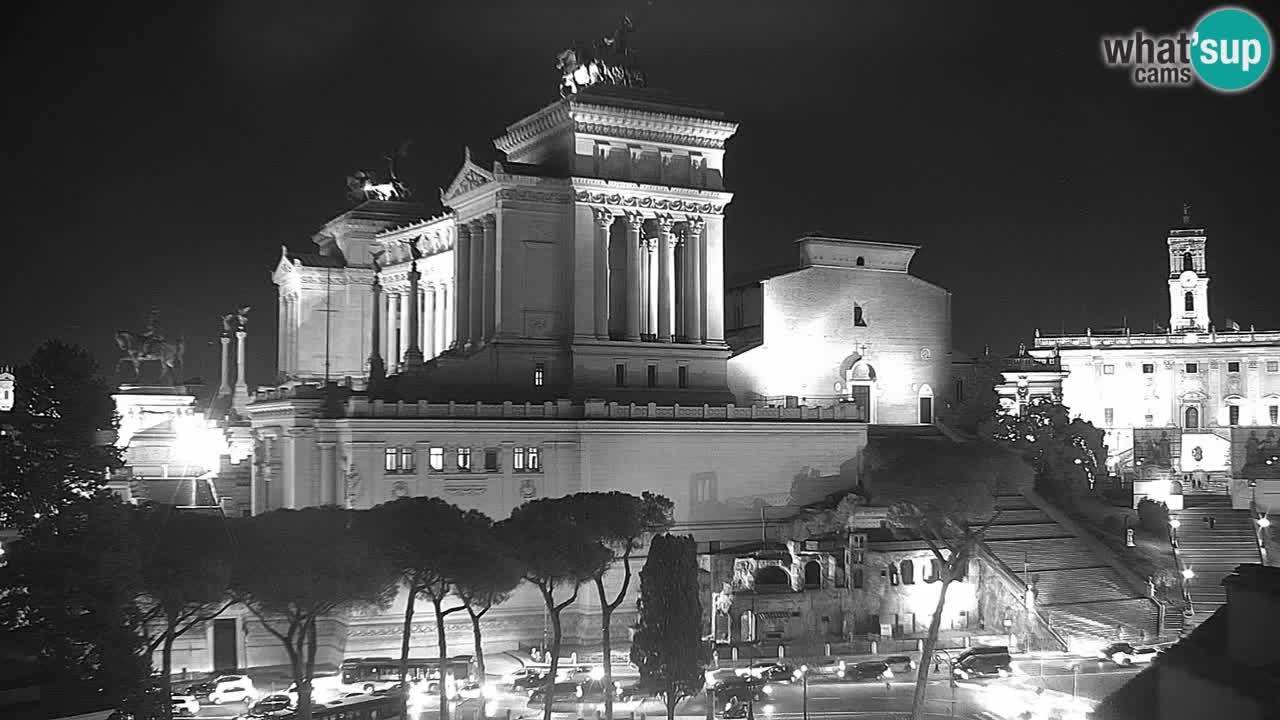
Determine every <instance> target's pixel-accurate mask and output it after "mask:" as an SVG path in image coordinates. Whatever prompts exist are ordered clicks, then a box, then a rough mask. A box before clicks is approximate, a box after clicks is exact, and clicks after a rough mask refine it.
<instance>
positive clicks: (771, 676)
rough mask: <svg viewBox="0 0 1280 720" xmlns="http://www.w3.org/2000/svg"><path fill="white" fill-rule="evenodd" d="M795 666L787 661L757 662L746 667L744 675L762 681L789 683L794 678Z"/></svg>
mask: <svg viewBox="0 0 1280 720" xmlns="http://www.w3.org/2000/svg"><path fill="white" fill-rule="evenodd" d="M795 672H796V667H795V666H794V665H791V664H789V663H780V662H759V663H755V664H753V665H752V666H751V667H749V668H747V672H746V673H745V674H746V675H748V676H750V677H754V678H758V679H760V680H762V681H764V682H775V683H789V682H791V681H792V680H794V679H795Z"/></svg>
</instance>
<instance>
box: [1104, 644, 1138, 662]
mask: <svg viewBox="0 0 1280 720" xmlns="http://www.w3.org/2000/svg"><path fill="white" fill-rule="evenodd" d="M1128 652H1133V646H1132V645H1130V644H1129V643H1127V642H1115V643H1111V644H1110V645H1108V646H1106V647H1104V648H1102V649H1101V650H1099V651H1098V659H1099V660H1110V661H1112V662H1115V659H1116V655H1117V654H1118V653H1128Z"/></svg>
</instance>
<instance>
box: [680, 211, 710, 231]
mask: <svg viewBox="0 0 1280 720" xmlns="http://www.w3.org/2000/svg"><path fill="white" fill-rule="evenodd" d="M685 222H686V223H688V224H689V230H690V231H691V232H696V233H697V232H702V228H703V226H704V225H706V224H707V221H706V219H705V218H703V217H702V216H701V215H689V216H687V217H686V218H685Z"/></svg>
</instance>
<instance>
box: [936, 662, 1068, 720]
mask: <svg viewBox="0 0 1280 720" xmlns="http://www.w3.org/2000/svg"><path fill="white" fill-rule="evenodd" d="M933 654H934V655H941V656H942V657H944V658H946V659H947V681H948V682H947V684H948V685H950V686H951V718H952V719H953V720H954V718H955V716H956V672H955V663H954V661H953V660H952V658H951V653H950V652H949V651H947V650H934V651H933ZM1041 662H1043V660H1042V661H1041ZM1041 673H1042V674H1043V670H1042V671H1041Z"/></svg>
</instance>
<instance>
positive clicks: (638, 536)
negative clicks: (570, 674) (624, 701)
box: [566, 491, 675, 720]
mask: <svg viewBox="0 0 1280 720" xmlns="http://www.w3.org/2000/svg"><path fill="white" fill-rule="evenodd" d="M566 500H567V502H570V503H572V506H573V507H572V512H573V513H574V514H575V516H576V518H577V522H578V523H579V524H580V525H581V526H582V527H584V528H586V529H587V531H588V532H589V533H591V535H592V536H594V537H595V538H596V540H597V541H598V542H600V543H601V544H603V545H604V547H605V548H606V549H607V550H608V551H609V553H610V558H609V563H608V564H606V565H604V566H602V567H601V568H600V571H599V572H597V573H596V574H595V576H594V577H593V578H592V580H594V581H595V585H596V592H597V594H598V595H599V597H600V616H601V617H600V646H601V650H602V652H603V653H604V690H605V692H604V715H605V718H607V719H608V720H613V654H612V653H613V644H612V642H611V638H610V632H609V625H610V623H609V621H610V620H611V619H612V617H613V613H614V611H615V610H617V609H618V606H619V605H621V604H622V600H623V598H625V597H626V595H627V590H628V588H630V586H631V557H632V553H634V552H635V551H636V550H639V549H640V548H641V547H642V546H643V540H644V538H645V537H647V536H650V535H656V534H658V533H662V532H666V531H667V530H669V529H670V528H671V525H672V524H673V523H674V522H675V519H674V517H673V515H672V513H673V512H674V509H675V505H674V504H673V503H672V502H671V500H669V499H668V498H666V497H663V496H662V495H655V494H654V493H651V492H646V493H644V494H643V495H642V496H640V497H636V496H635V495H629V494H627V493H624V492H617V491H614V492H607V493H600V492H591V493H577V494H575V495H570V496H569V497H568V498H566ZM618 561H621V562H622V585H621V587H619V588H618V592H617V593H616V594H615V595H614V596H613V598H612V599H610V598H609V595H608V592H607V591H606V590H605V586H604V576H605V575H606V574H607V573H608V572H609V569H610V567H611V566H613V564H614V563H616V562H618Z"/></svg>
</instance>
